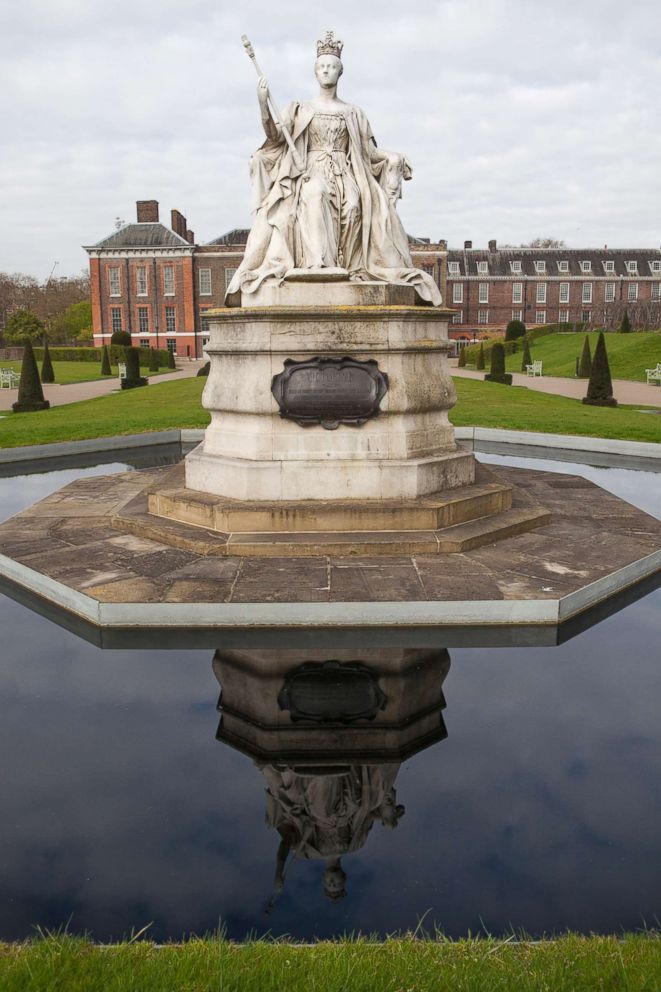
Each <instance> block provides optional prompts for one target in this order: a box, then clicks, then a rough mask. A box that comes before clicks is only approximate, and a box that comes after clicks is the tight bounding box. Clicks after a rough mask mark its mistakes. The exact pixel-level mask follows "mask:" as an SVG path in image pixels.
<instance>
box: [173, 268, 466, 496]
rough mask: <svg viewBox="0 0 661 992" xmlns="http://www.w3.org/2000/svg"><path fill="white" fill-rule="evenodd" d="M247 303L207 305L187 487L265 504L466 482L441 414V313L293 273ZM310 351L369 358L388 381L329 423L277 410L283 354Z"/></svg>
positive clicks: (394, 294)
mask: <svg viewBox="0 0 661 992" xmlns="http://www.w3.org/2000/svg"><path fill="white" fill-rule="evenodd" d="M247 302H249V304H250V305H249V306H246V305H244V306H242V307H238V308H229V307H228V308H223V309H218V310H213V311H209V312H208V314H207V319H208V328H209V333H210V340H209V344H208V346H207V348H206V350H207V352H208V354H209V357H210V360H211V370H210V374H209V378H208V380H207V384H206V387H205V390H204V394H203V398H202V403H203V405H204V407H205V408H206V409H207V410H209V411H210V413H211V424H210V425H209V427H208V428H207V431H206V434H205V438H204V441H203V443H202V444H201V445H200V446H199V447H198V448H196V449H195V450H194V451H193V452H191V454H189V455H188V457H187V459H186V487H187V488H188V489H192V490H197V491H199V492H204V493H211V494H213V495H216V496H224V497H228V498H230V499H238V500H250V501H252V502H260V501H263V502H270V503H274V502H278V501H292V500H317V499H319V500H321V499H323V500H352V499H356V500H396V499H415V498H417V497H419V496H423V495H426V494H430V493H436V492H439V491H441V490H448V489H453V488H456V487H460V486H466V485H470V484H472V483H473V481H474V473H475V466H474V460H473V456H472V454H470V453H468V452H466V451H464V450H462V449H461V448H459V447H458V446H457V444H456V443H455V439H454V430H453V428H452V425H451V424H450V423H449V421H448V411H449V410H450V409H451V408H452V406H453V405H454V403H455V400H456V394H455V390H454V386H453V383H452V379H451V378H450V375H449V370H448V365H447V352H448V349H449V342H448V337H447V324H448V316H449V313H448V311H445V310H441V309H439V308H433V307H426V306H418V305H416V304H415V292H414V290H413V289H412V288H409V287H405V286H390V285H387V284H385V283H351V282H332V283H327V284H324V283H308V282H292V283H285V284H284V285H283V286H281V287H277V286H264V287H262V288H261V289H260V290H259V291H258V293H256V294H254V295H253V297H252V298H251V299H250V300H249V301H247ZM319 357H321V358H325V359H328V358H330V359H338V360H339V359H344V358H348V359H353V360H358V361H360V362H376V363H377V367H378V370H379V373H382V374H383V375H384V376H385V377H386V378H387V390H386V391H385V395H384V396H383V398H382V399H381V401H380V406H379V407H378V412H377V413H376V415H375V416H372V417H371V418H369V419H367V420H365V422H363V423H361V424H360V425H357V424H348V423H340V424H339V426H337V428H336V429H332V430H331V429H326V427H324V426H322V424H306V425H305V426H303V425H302V424H301V423H298V422H296V421H295V420H291V419H285V418H284V417H283V416H281V412H280V408H279V406H278V403H277V402H276V399H275V398H274V395H273V393H272V380H273V378H274V376H277V375H279V374H280V373H282V372H283V370H284V369H285V362H286V361H287V360H288V359H289V360H290V361H293V362H300V361H304V360H311V359H314V358H319Z"/></svg>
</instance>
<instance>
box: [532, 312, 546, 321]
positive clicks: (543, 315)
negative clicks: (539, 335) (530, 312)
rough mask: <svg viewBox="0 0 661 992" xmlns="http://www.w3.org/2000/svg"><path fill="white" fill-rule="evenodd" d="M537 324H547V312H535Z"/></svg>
mask: <svg viewBox="0 0 661 992" xmlns="http://www.w3.org/2000/svg"><path fill="white" fill-rule="evenodd" d="M535 323H536V324H545V323H546V310H536V311H535Z"/></svg>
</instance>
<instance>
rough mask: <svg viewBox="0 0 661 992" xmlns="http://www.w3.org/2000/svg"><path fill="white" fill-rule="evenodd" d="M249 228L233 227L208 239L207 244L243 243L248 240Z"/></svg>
mask: <svg viewBox="0 0 661 992" xmlns="http://www.w3.org/2000/svg"><path fill="white" fill-rule="evenodd" d="M249 234H250V229H249V228H247V227H235V228H233V229H232V230H231V231H228V232H227V233H226V234H221V235H220V237H219V238H214V239H213V241H208V242H207V244H209V245H245V243H246V241H247V240H248V235H249Z"/></svg>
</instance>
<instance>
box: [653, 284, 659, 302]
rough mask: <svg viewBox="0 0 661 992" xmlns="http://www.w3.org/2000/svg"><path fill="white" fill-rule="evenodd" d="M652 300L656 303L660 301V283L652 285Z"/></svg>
mask: <svg viewBox="0 0 661 992" xmlns="http://www.w3.org/2000/svg"><path fill="white" fill-rule="evenodd" d="M652 299H653V300H656V302H658V301H659V300H661V282H653V283H652Z"/></svg>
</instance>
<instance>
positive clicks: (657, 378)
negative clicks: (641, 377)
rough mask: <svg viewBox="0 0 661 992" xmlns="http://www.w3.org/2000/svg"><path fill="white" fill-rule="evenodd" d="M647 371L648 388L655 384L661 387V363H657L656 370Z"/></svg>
mask: <svg viewBox="0 0 661 992" xmlns="http://www.w3.org/2000/svg"><path fill="white" fill-rule="evenodd" d="M645 371H646V373H647V385H648V386H651V385H653V384H654V383H656V384H657V386H661V362H658V363H657V366H656V368H655V369H645Z"/></svg>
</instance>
